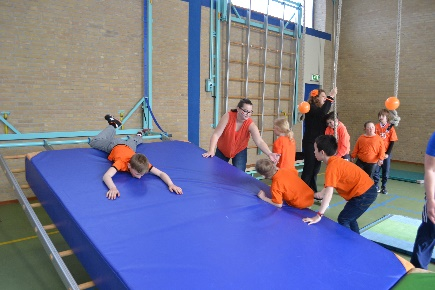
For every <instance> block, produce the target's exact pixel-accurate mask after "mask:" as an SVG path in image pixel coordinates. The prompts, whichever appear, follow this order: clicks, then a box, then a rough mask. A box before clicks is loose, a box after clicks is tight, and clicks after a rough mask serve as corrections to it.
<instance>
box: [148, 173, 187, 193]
mask: <svg viewBox="0 0 435 290" xmlns="http://www.w3.org/2000/svg"><path fill="white" fill-rule="evenodd" d="M150 172H151V173H152V174H154V175H156V176H158V177H160V179H161V180H163V182H164V183H166V185H167V186H168V189H169V191H170V192H175V193H176V194H183V190H182V189H181V187H178V186H176V185H175V184H174V183H173V182H172V180H171V178H170V177H169V175H167V174H166V173H165V172H163V171H161V170H159V169H157V168H155V167H153V168H151V170H150Z"/></svg>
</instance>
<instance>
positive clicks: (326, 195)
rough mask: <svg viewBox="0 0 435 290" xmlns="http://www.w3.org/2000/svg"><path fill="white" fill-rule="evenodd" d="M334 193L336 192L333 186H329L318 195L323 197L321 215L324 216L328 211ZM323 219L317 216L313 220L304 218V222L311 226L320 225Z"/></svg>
mask: <svg viewBox="0 0 435 290" xmlns="http://www.w3.org/2000/svg"><path fill="white" fill-rule="evenodd" d="M333 192H334V188H333V187H332V186H328V187H325V188H323V189H322V191H321V192H320V193H316V195H317V196H318V197H320V196H323V199H322V204H321V205H320V208H319V213H321V214H322V215H323V214H324V213H325V211H326V209H327V208H328V206H329V203H330V202H331V199H332V194H333ZM321 219H322V217H321V216H319V215H318V214H316V215H315V216H313V217H311V218H308V217H307V218H303V219H302V220H303V221H304V222H306V223H308V224H309V225H311V224H315V223H318V222H319V221H320V220H321Z"/></svg>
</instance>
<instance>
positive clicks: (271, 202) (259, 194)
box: [257, 190, 282, 207]
mask: <svg viewBox="0 0 435 290" xmlns="http://www.w3.org/2000/svg"><path fill="white" fill-rule="evenodd" d="M257 196H258V197H259V198H260V199H262V200H264V201H265V202H268V203H270V204H272V205H274V206H276V207H282V203H281V204H279V203H274V202H273V201H272V200H271V199H270V198H268V197H267V196H266V193H264V191H262V190H260V192H259V193H258V194H257Z"/></svg>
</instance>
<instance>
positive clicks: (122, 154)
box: [107, 145, 153, 171]
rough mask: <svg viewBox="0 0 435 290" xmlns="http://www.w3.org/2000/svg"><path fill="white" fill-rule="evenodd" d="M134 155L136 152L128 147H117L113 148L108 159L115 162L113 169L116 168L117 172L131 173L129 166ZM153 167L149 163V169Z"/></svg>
mask: <svg viewBox="0 0 435 290" xmlns="http://www.w3.org/2000/svg"><path fill="white" fill-rule="evenodd" d="M134 154H135V152H134V151H133V149H131V148H130V147H128V146H127V145H116V146H115V147H113V149H112V151H111V152H110V154H109V157H107V159H109V160H110V161H113V164H112V167H115V169H116V170H117V171H129V170H128V166H127V164H128V163H129V162H130V159H131V157H132V156H133V155H134ZM152 167H153V166H152V165H151V163H149V165H148V169H151V168H152Z"/></svg>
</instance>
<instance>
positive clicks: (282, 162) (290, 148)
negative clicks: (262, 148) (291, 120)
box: [272, 136, 296, 170]
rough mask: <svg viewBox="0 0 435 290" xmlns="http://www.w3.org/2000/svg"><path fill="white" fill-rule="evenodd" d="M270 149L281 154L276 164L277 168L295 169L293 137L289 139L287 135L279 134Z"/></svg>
mask: <svg viewBox="0 0 435 290" xmlns="http://www.w3.org/2000/svg"><path fill="white" fill-rule="evenodd" d="M272 151H273V152H274V153H278V154H281V157H280V158H279V162H278V164H277V166H278V167H279V168H281V169H283V168H287V169H293V170H296V168H295V161H296V143H295V140H294V139H290V138H289V137H287V136H279V137H278V139H276V140H275V142H274V143H273V149H272Z"/></svg>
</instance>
